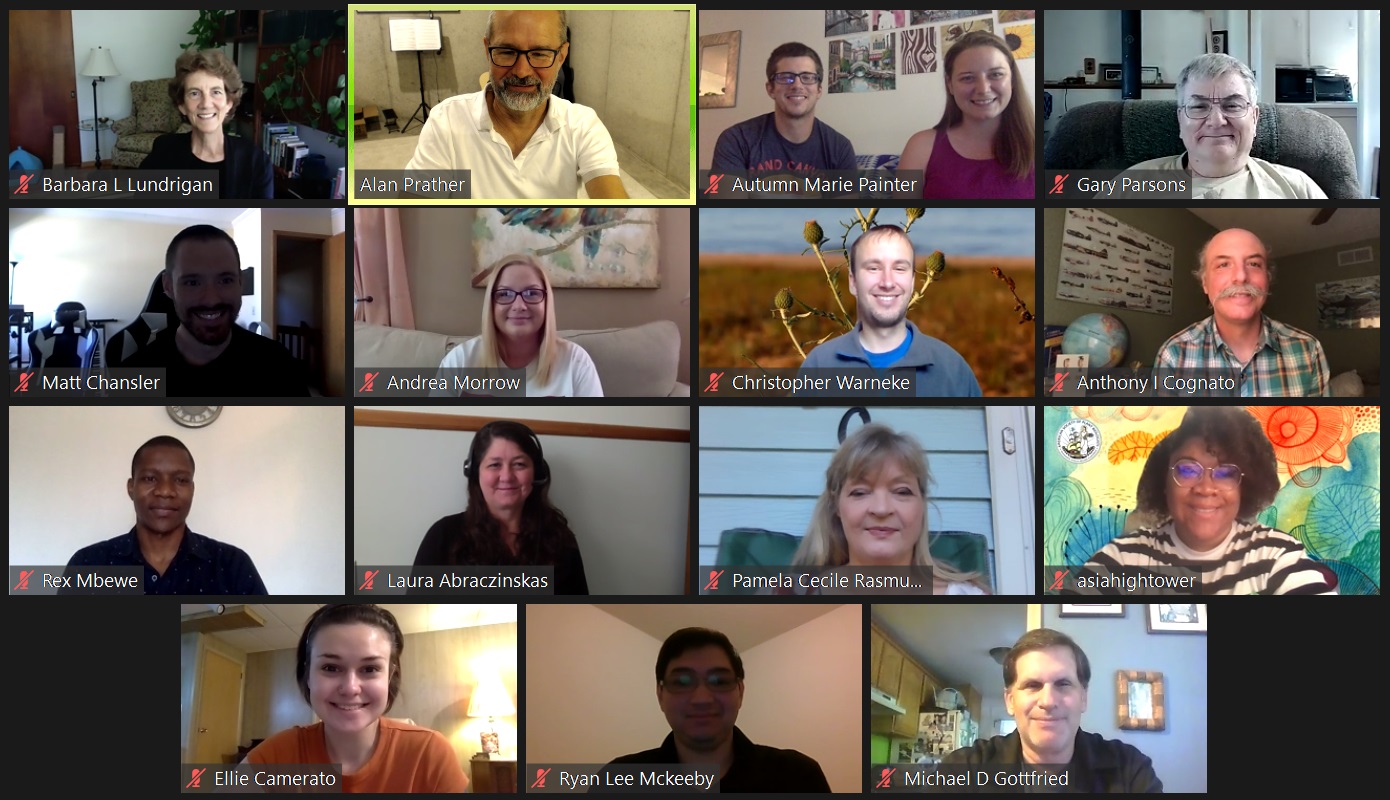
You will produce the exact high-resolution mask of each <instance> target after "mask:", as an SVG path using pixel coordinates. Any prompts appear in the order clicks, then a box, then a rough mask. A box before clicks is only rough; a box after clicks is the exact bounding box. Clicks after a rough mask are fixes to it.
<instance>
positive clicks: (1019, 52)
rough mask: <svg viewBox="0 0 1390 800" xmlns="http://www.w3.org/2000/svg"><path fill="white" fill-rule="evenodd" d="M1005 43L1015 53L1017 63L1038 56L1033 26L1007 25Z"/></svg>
mask: <svg viewBox="0 0 1390 800" xmlns="http://www.w3.org/2000/svg"><path fill="white" fill-rule="evenodd" d="M1004 43H1005V44H1007V45H1008V46H1009V50H1011V51H1013V54H1014V60H1016V61H1021V60H1023V59H1025V58H1032V57H1034V56H1035V55H1037V47H1036V46H1035V44H1034V40H1033V26H1032V25H1006V26H1005V27H1004Z"/></svg>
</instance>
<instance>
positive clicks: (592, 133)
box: [405, 90, 618, 200]
mask: <svg viewBox="0 0 1390 800" xmlns="http://www.w3.org/2000/svg"><path fill="white" fill-rule="evenodd" d="M549 103H550V105H549V108H548V109H547V111H546V115H545V120H544V121H543V122H542V123H541V126H540V127H539V128H537V129H536V132H535V133H534V134H532V135H531V141H529V142H527V143H526V146H525V147H523V148H522V149H521V152H520V153H519V154H517V156H516V157H515V158H513V157H512V148H511V145H509V144H507V140H506V139H505V138H504V137H503V136H502V134H500V133H498V132H497V129H496V128H495V127H494V126H493V124H492V117H491V116H490V115H489V114H488V110H487V90H484V91H481V92H473V93H471V94H461V95H456V96H454V97H450V98H449V99H447V100H445V101H444V102H442V103H440V104H439V105H437V106H435V107H434V108H433V109H431V111H430V118H429V121H428V122H426V123H425V128H424V130H422V131H421V132H420V141H419V143H417V144H416V145H415V155H414V156H412V157H411V159H410V163H408V164H406V167H405V168H406V169H408V170H412V169H431V170H462V169H467V170H472V184H473V186H472V190H473V198H474V199H498V200H560V199H569V198H577V197H578V196H579V190H580V188H581V187H582V186H584V185H585V184H586V183H588V182H589V181H591V180H593V179H594V178H598V177H601V176H603V175H617V174H618V153H617V151H616V150H615V149H614V148H613V139H612V137H611V136H609V135H608V129H607V128H605V127H603V123H602V122H601V121H600V120H599V118H598V114H597V113H595V112H594V110H593V109H592V108H589V107H588V106H581V105H579V104H578V103H571V102H569V101H568V100H564V99H561V98H559V97H555V96H554V95H551V97H550V100H549Z"/></svg>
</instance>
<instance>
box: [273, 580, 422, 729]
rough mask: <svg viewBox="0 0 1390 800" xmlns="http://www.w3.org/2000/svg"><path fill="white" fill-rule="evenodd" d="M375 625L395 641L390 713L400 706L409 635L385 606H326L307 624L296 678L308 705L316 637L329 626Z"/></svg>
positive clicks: (388, 695) (388, 689)
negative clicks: (312, 650)
mask: <svg viewBox="0 0 1390 800" xmlns="http://www.w3.org/2000/svg"><path fill="white" fill-rule="evenodd" d="M356 623H361V624H363V625H374V626H376V627H378V628H381V629H382V630H383V631H386V633H387V635H388V636H390V637H391V663H390V669H391V676H390V677H389V678H388V679H387V684H386V710H387V711H390V710H391V706H393V705H395V704H396V696H397V695H399V694H400V693H401V651H402V650H405V634H404V633H402V631H401V626H400V623H398V622H396V616H395V615H394V614H392V613H391V612H390V611H387V610H386V609H384V608H382V607H381V606H376V605H371V604H370V603H330V604H328V605H325V606H322V607H321V608H319V610H318V611H315V612H314V613H313V614H311V615H310V616H309V621H308V622H306V623H304V633H303V634H301V635H300V637H299V648H298V651H297V663H296V665H295V678H296V679H297V680H298V682H299V691H300V693H301V694H303V695H304V702H306V703H308V702H309V656H310V655H311V653H310V651H311V649H312V648H313V645H314V637H315V636H318V633H319V631H321V630H323V629H324V628H326V627H328V626H329V625H352V624H356Z"/></svg>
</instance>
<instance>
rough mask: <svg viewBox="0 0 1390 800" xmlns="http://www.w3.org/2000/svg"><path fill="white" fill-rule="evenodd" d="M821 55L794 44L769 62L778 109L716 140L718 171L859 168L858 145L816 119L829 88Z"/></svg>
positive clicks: (769, 83) (771, 94) (769, 79)
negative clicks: (855, 154) (821, 100)
mask: <svg viewBox="0 0 1390 800" xmlns="http://www.w3.org/2000/svg"><path fill="white" fill-rule="evenodd" d="M824 81H825V68H824V67H822V66H821V60H820V54H819V53H817V52H816V51H815V50H812V49H811V48H809V47H807V46H806V45H804V44H802V43H800V42H788V43H787V44H784V45H782V46H780V47H778V48H777V49H776V50H773V51H772V55H771V56H770V57H769V58H768V60H767V96H768V97H771V98H772V102H773V111H772V113H771V114H763V115H762V116H760V117H753V118H752V119H749V120H744V121H743V122H740V123H738V124H737V125H734V126H733V127H731V128H728V129H726V130H725V131H724V132H723V133H721V134H719V139H718V140H716V141H715V143H714V161H713V166H712V169H714V170H715V171H716V172H720V171H735V172H809V171H811V170H819V169H833V170H853V169H855V168H856V167H857V162H856V160H855V157H854V145H853V144H851V143H850V140H849V139H847V138H846V137H845V136H844V135H843V134H841V133H840V132H838V131H836V130H835V129H834V128H832V127H830V126H829V125H826V124H825V123H824V122H821V121H820V120H818V119H816V103H817V102H818V101H819V100H820V96H821V95H822V94H824V92H825V89H824V88H822V86H821V84H822V83H823V82H824Z"/></svg>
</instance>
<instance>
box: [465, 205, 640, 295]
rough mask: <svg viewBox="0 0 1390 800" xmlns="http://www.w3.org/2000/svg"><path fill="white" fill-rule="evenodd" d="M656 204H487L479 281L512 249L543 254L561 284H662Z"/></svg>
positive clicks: (481, 217) (478, 226)
mask: <svg viewBox="0 0 1390 800" xmlns="http://www.w3.org/2000/svg"><path fill="white" fill-rule="evenodd" d="M656 234H657V231H656V210H655V209H644V208H596V207H588V208H497V209H481V210H479V211H478V214H477V217H476V218H475V221H474V224H473V236H472V240H473V246H474V249H475V250H476V252H477V256H478V262H477V265H476V266H475V268H474V275H473V283H474V285H475V286H478V285H482V282H485V281H486V276H487V272H488V267H487V266H486V265H490V264H492V263H494V262H495V261H496V260H497V259H499V258H502V257H504V256H506V255H508V254H512V253H525V254H529V255H532V256H534V257H537V258H539V259H541V263H542V265H543V266H544V267H545V268H546V270H547V271H548V272H549V273H550V277H551V280H552V282H553V283H554V285H555V286H556V287H557V288H558V287H578V286H589V287H595V288H598V287H627V286H631V287H638V286H642V287H650V286H657V285H660V284H659V279H658V277H657V274H656V273H657V266H656V254H657V252H658V248H657V236H656Z"/></svg>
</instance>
